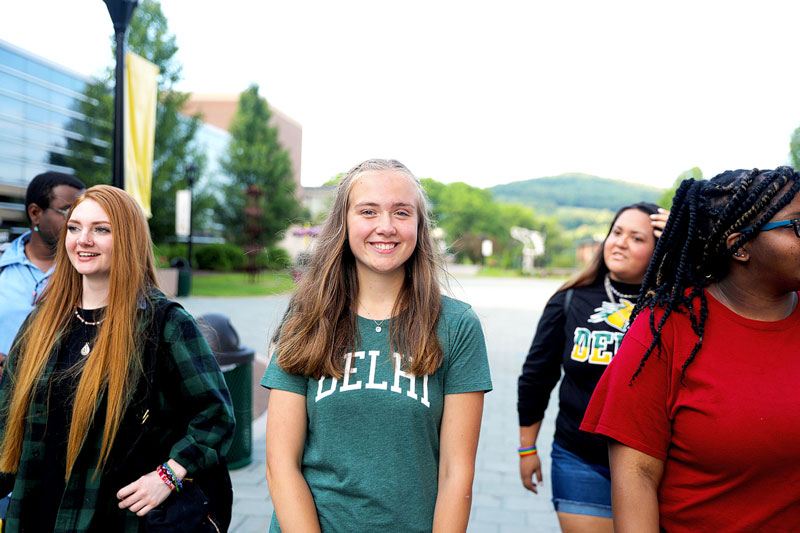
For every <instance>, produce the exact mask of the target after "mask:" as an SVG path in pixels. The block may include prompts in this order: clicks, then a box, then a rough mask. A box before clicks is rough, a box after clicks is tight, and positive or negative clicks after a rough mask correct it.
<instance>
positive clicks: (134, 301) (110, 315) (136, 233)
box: [0, 185, 158, 479]
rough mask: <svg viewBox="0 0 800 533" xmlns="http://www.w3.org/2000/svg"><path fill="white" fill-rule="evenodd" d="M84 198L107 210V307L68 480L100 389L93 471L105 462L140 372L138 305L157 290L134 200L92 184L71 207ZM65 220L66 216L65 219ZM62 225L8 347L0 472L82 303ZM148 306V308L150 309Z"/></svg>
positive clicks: (73, 425) (76, 411)
mask: <svg viewBox="0 0 800 533" xmlns="http://www.w3.org/2000/svg"><path fill="white" fill-rule="evenodd" d="M86 200H93V201H95V202H97V203H98V204H99V205H100V207H102V208H103V210H104V211H105V212H106V215H108V220H109V222H110V223H111V235H112V237H113V243H112V250H111V270H110V274H109V291H108V307H107V308H106V310H105V315H104V316H105V321H104V322H103V324H102V325H101V326H99V328H98V332H97V338H96V343H95V346H94V348H93V349H92V353H91V356H90V357H87V358H86V359H85V361H84V362H83V369H82V371H81V375H80V378H79V381H78V387H77V390H76V392H75V399H74V405H73V409H72V419H71V422H70V427H69V438H68V441H67V461H66V463H67V469H66V472H65V479H69V475H70V473H71V472H72V468H73V466H74V465H75V460H76V459H77V457H78V452H80V449H81V445H82V444H83V440H84V438H85V437H86V434H87V433H88V431H89V428H90V427H91V425H92V422H93V420H94V417H95V410H96V408H97V405H98V403H99V400H100V398H101V396H102V394H103V393H104V392H105V397H106V399H107V406H106V412H105V422H104V427H103V441H102V445H101V448H100V457H99V459H98V463H97V466H96V468H95V474H96V473H97V472H98V471H99V469H100V468H101V467H102V466H103V465H104V464H105V462H106V460H107V459H108V456H109V453H110V451H111V446H112V445H113V443H114V438H115V437H116V434H117V430H118V429H119V425H120V422H121V421H122V416H123V414H124V413H125V408H126V407H127V404H128V401H129V399H130V398H129V395H130V393H131V391H132V390H133V389H134V387H135V385H136V382H137V380H138V378H139V376H140V375H141V369H142V364H141V356H140V354H139V351H138V350H137V344H138V342H137V341H138V338H139V334H140V333H139V332H138V331H137V329H138V328H137V309H138V308H139V307H140V304H141V303H142V299H143V298H146V297H147V294H148V293H149V291H148V288H149V287H157V286H158V283H157V281H156V275H155V261H154V260H153V251H152V246H151V243H150V231H149V229H148V227H147V221H146V219H145V217H144V213H143V212H142V210H141V208H140V207H139V205H138V204H137V203H136V201H135V200H134V199H133V198H132V197H131V196H130V195H128V194H127V193H126V192H124V191H122V190H120V189H117V188H115V187H110V186H108V185H96V186H94V187H92V188H90V189H88V190H87V191H86V192H85V193H84V194H83V195H82V196H81V197H80V198H78V199H77V200H76V201H75V203H74V204H73V206H72V209H71V210H70V213H69V216H71V215H72V211H74V209H75V207H77V206H78V205H80V204H81V203H82V202H85V201H86ZM68 218H69V217H68ZM68 225H69V222H67V224H66V225H65V226H64V229H62V231H61V235H60V237H59V241H58V250H57V252H56V266H55V270H54V271H53V274H52V276H51V277H50V281H49V282H48V284H47V288H46V289H45V291H44V293H43V294H42V297H41V300H40V302H39V304H38V306H37V308H36V310H35V311H34V313H33V315H32V318H31V321H30V324H29V325H28V327H27V329H26V330H25V332H24V333H23V335H22V336H21V338H20V339H19V341H18V342H17V345H16V346H14V348H13V349H14V350H16V351H17V353H18V354H19V355H18V358H17V361H16V372H15V376H14V381H13V382H12V383H11V391H10V392H9V394H10V398H11V400H10V402H9V406H8V412H7V413H6V415H7V416H6V425H5V433H4V436H3V441H2V444H0V448H1V449H0V471H2V472H16V471H17V468H18V467H19V460H20V457H21V454H22V443H23V436H24V432H25V422H26V419H27V415H28V412H29V410H30V408H31V404H32V402H33V399H34V390H35V389H36V387H37V384H38V382H39V379H40V378H41V376H42V374H43V372H44V369H45V367H46V365H47V361H48V359H49V358H50V357H51V354H52V350H53V346H54V345H55V344H56V343H57V342H58V341H59V340H63V338H64V335H65V333H66V331H67V328H68V326H69V322H70V320H71V317H72V314H73V309H74V308H75V306H77V305H80V302H81V296H82V287H83V286H82V279H81V275H80V274H78V272H77V271H76V270H75V268H74V267H73V266H72V263H70V261H69V258H68V257H67V253H66V247H65V239H66V234H67V226H68ZM148 307H149V306H148Z"/></svg>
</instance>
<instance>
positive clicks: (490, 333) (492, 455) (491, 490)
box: [181, 277, 561, 533]
mask: <svg viewBox="0 0 800 533" xmlns="http://www.w3.org/2000/svg"><path fill="white" fill-rule="evenodd" d="M560 283H561V282H559V281H552V280H531V279H497V278H477V277H459V278H458V279H456V280H455V281H454V283H452V284H451V289H452V291H453V293H454V295H455V297H457V298H459V299H462V300H465V301H468V302H470V303H471V304H472V305H473V307H474V308H475V310H476V312H477V314H478V316H479V317H480V319H481V323H482V324H483V328H484V332H485V334H486V341H487V346H488V349H489V363H490V366H491V370H492V379H493V382H494V390H493V391H492V392H491V393H489V394H488V395H487V396H486V403H485V407H484V417H483V424H482V428H481V437H480V443H479V446H478V456H477V461H476V472H475V484H474V490H473V505H472V513H471V516H470V524H469V528H468V531H469V532H470V533H516V532H523V531H524V532H526V533H531V532H542V533H557V532H558V531H559V528H558V520H557V519H556V515H555V512H554V511H553V508H552V505H551V503H550V486H549V485H550V483H549V481H550V480H549V472H550V457H549V450H550V446H551V443H552V437H553V432H554V423H555V415H556V411H557V407H558V406H557V396H556V394H555V392H554V395H553V399H552V401H551V403H550V406H549V407H548V410H547V413H546V415H545V421H544V423H543V427H542V431H541V433H540V437H539V442H538V444H539V447H540V449H541V450H542V451H543V453H542V455H541V459H542V464H543V467H544V471H545V484H544V487H543V489H542V490H540V494H539V495H534V494H531V493H528V492H527V491H526V490H525V489H523V488H522V485H521V483H520V480H519V474H518V469H517V467H518V460H517V456H516V453H515V450H516V447H517V446H518V443H517V441H518V425H517V416H516V380H517V376H518V374H519V371H520V368H521V366H522V361H523V358H524V356H525V353H526V351H527V348H528V345H529V344H530V341H531V338H532V336H533V332H534V329H535V326H536V322H537V321H538V319H539V316H540V314H541V310H542V308H543V307H544V304H545V302H546V301H547V298H548V297H549V296H550V295H551V294H552V293H553V291H554V290H555V289H556V287H558V285H559V284H560ZM181 301H182V303H183V304H184V306H185V307H186V308H187V309H188V310H189V311H190V312H192V313H194V314H196V315H200V314H204V313H209V312H217V313H222V314H226V315H228V316H229V317H231V322H232V324H233V325H234V327H235V328H236V329H237V331H238V332H239V335H240V338H241V339H242V344H244V345H245V346H250V347H254V348H255V349H256V351H257V353H258V354H259V359H260V360H261V361H262V363H263V361H264V359H265V357H264V354H265V353H266V349H267V343H266V339H267V336H268V335H269V333H270V332H271V331H272V328H274V326H275V325H276V324H277V322H278V320H279V319H280V317H281V315H282V313H283V310H284V309H285V307H286V303H287V301H288V298H287V297H286V296H272V297H258V298H230V299H213V298H185V299H182V300H181ZM256 377H257V376H256ZM257 409H258V406H254V410H257ZM265 426H266V414H264V415H262V416H260V417H259V418H258V419H257V420H255V421H254V422H253V462H252V463H251V464H250V465H248V466H246V467H244V468H241V469H238V470H235V471H232V472H231V478H232V480H233V485H234V507H233V516H234V517H233V520H232V522H231V532H232V533H251V532H252V533H254V532H265V531H267V530H268V527H269V520H270V517H271V514H272V509H273V508H272V502H271V501H270V498H269V492H268V488H267V483H266V480H265V477H264V470H265V446H266V441H265Z"/></svg>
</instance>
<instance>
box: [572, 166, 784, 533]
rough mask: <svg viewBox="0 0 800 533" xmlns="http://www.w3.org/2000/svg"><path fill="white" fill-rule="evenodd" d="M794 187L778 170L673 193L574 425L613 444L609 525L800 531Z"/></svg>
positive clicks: (728, 176)
mask: <svg viewBox="0 0 800 533" xmlns="http://www.w3.org/2000/svg"><path fill="white" fill-rule="evenodd" d="M798 191H800V174H798V173H797V172H795V171H794V170H792V169H790V168H787V167H781V168H778V169H776V170H766V171H759V170H750V171H746V170H737V171H728V172H724V173H722V174H720V175H719V176H716V177H715V178H713V179H712V180H710V181H695V180H691V179H690V180H687V181H684V182H683V183H682V184H681V186H680V187H679V189H678V191H677V193H676V194H675V199H674V202H673V206H672V212H671V215H670V218H669V220H668V222H667V225H666V227H665V229H664V234H663V235H662V237H661V239H660V240H659V243H658V245H657V246H656V250H655V253H654V255H653V260H652V262H651V263H650V267H649V268H648V271H647V274H646V276H645V279H644V282H643V284H642V290H643V294H642V297H641V298H640V299H639V301H638V302H637V306H636V309H635V310H634V315H633V316H634V317H635V320H634V321H633V324H632V326H631V328H630V330H629V331H628V332H627V334H626V336H625V340H624V342H623V343H622V347H621V348H620V350H619V352H618V353H617V356H616V357H615V358H614V361H613V362H612V364H611V365H609V368H608V369H607V371H606V372H605V374H604V375H603V378H602V379H601V380H600V383H599V384H598V386H597V388H596V389H595V393H594V395H593V397H592V400H591V402H590V403H589V407H588V409H587V412H586V416H585V418H584V420H583V424H582V425H581V429H583V430H585V431H589V432H593V433H596V434H598V435H603V436H605V437H607V438H609V439H610V440H609V459H610V465H611V494H612V502H613V512H614V527H615V531H616V532H617V533H620V532H622V533H624V532H628V531H631V532H633V531H635V532H637V533H638V532H658V531H659V530H660V531H668V532H669V533H676V532H689V531H691V532H698V531H798V530H800V467H799V466H798V462H797V451H796V450H797V446H798V445H800V395H799V394H798V393H797V383H798V381H799V380H800V358H798V348H797V347H798V346H800V309H798V305H797V302H798V293H797V291H798V290H800V195H798ZM637 315H638V316H637Z"/></svg>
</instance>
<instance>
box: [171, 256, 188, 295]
mask: <svg viewBox="0 0 800 533" xmlns="http://www.w3.org/2000/svg"><path fill="white" fill-rule="evenodd" d="M169 266H171V267H172V268H177V269H178V293H177V294H176V296H189V293H190V292H192V267H191V265H189V261H187V260H186V259H184V258H183V257H176V258H174V259H173V260H172V261H170V262H169Z"/></svg>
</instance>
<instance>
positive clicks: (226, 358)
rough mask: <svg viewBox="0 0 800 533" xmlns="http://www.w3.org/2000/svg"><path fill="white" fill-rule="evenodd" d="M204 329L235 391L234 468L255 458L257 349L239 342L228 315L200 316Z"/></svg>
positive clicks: (230, 463) (231, 459) (231, 457)
mask: <svg viewBox="0 0 800 533" xmlns="http://www.w3.org/2000/svg"><path fill="white" fill-rule="evenodd" d="M198 323H199V325H200V330H201V331H202V332H203V336H204V337H205V338H206V341H207V342H208V345H209V346H210V347H211V350H212V351H213V352H214V355H216V356H217V362H218V363H219V366H220V369H221V370H222V375H223V377H224V378H225V383H226V384H227V385H228V389H229V390H230V391H231V399H232V400H233V411H234V414H235V416H236V429H235V430H234V432H233V443H232V444H231V449H230V450H229V451H228V455H227V456H226V459H227V461H228V467H229V468H231V469H236V468H242V467H243V466H247V465H249V464H250V463H251V462H252V461H253V457H252V453H253V434H252V426H253V359H255V352H254V351H253V350H252V349H250V348H246V347H244V346H241V345H240V344H239V334H238V333H236V330H235V329H233V325H231V321H230V319H229V318H228V317H227V316H225V315H220V314H216V313H210V314H207V315H203V316H201V317H200V318H199V319H198Z"/></svg>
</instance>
